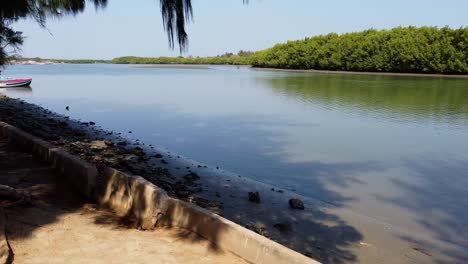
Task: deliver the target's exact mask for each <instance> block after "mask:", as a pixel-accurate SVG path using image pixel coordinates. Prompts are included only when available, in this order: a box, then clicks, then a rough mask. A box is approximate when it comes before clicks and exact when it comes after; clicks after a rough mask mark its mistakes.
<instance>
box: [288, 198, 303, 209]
mask: <svg viewBox="0 0 468 264" xmlns="http://www.w3.org/2000/svg"><path fill="white" fill-rule="evenodd" d="M289 206H290V207H291V208H293V209H299V210H304V202H303V201H301V200H299V199H296V198H293V199H290V200H289Z"/></svg>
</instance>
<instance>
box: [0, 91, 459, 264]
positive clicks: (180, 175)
mask: <svg viewBox="0 0 468 264" xmlns="http://www.w3.org/2000/svg"><path fill="white" fill-rule="evenodd" d="M63 107H64V109H65V108H66V105H64V106H63ZM68 110H69V111H73V109H68ZM0 120H2V121H5V122H7V123H10V124H12V125H14V126H17V127H19V128H21V129H23V130H25V131H27V132H29V133H31V134H33V135H35V136H38V137H40V138H43V139H45V140H47V141H49V142H51V143H53V144H55V145H58V146H60V147H62V148H64V149H66V150H67V151H69V152H70V153H73V154H75V155H79V156H81V157H82V158H83V159H86V160H88V161H90V162H92V163H95V164H97V165H98V166H99V165H105V166H110V167H114V168H117V169H119V170H122V171H125V172H127V173H131V174H135V175H140V176H142V177H144V178H146V179H148V180H150V181H151V182H153V183H155V184H156V185H158V186H160V187H162V188H164V189H165V190H166V191H167V192H168V193H169V194H170V195H172V196H174V197H178V198H180V199H183V200H185V201H189V202H192V203H195V204H197V205H200V206H202V207H204V208H207V209H209V210H211V211H213V212H216V213H218V214H220V215H223V216H225V217H226V218H228V219H230V220H232V221H234V222H236V223H239V224H241V225H244V226H246V227H248V228H250V229H252V230H254V231H256V232H257V233H260V234H262V235H264V236H267V237H269V238H271V239H273V240H275V241H278V242H280V243H281V244H283V245H286V246H288V247H290V248H293V249H295V250H297V251H299V252H301V253H304V254H306V255H309V256H312V257H314V258H315V259H317V260H320V261H322V262H324V263H349V262H360V263H378V262H382V260H386V261H385V262H386V263H408V262H415V263H432V262H437V261H439V260H441V259H442V260H447V259H448V260H451V259H452V260H453V256H447V255H448V254H447V253H444V252H442V251H443V249H444V248H451V245H445V244H444V245H439V244H438V245H434V244H431V243H426V242H424V241H426V238H423V237H421V236H418V235H417V234H415V236H414V237H415V238H421V239H414V240H411V241H410V240H408V239H404V238H403V237H404V236H406V237H407V236H408V234H411V232H408V230H399V229H398V228H396V227H393V226H389V225H387V224H385V223H382V222H378V221H376V220H375V219H372V218H371V217H366V216H362V215H358V214H356V213H354V212H351V211H349V210H347V209H346V208H342V207H337V206H334V205H333V204H328V203H326V202H323V201H318V200H313V199H311V198H306V197H301V196H299V195H297V194H295V193H293V192H290V191H287V190H283V189H279V188H277V187H275V186H270V185H266V184H262V183H258V182H255V181H253V180H251V179H248V178H245V177H243V176H242V175H237V174H234V173H231V172H225V171H223V170H222V169H221V168H217V167H211V166H209V165H207V164H200V163H197V162H196V161H193V160H190V159H188V158H185V157H182V156H180V155H177V154H173V153H169V152H164V151H161V150H159V149H157V148H156V147H155V146H151V145H146V144H145V143H143V142H140V141H139V140H128V139H126V138H125V137H124V136H123V135H121V134H117V133H115V132H112V131H106V130H105V129H102V128H100V127H99V126H98V125H99V124H95V123H94V122H92V120H87V121H85V122H81V121H77V120H70V119H69V118H68V117H67V116H61V115H57V114H55V113H52V112H50V111H48V110H47V109H44V108H41V107H38V106H36V105H32V104H28V103H26V102H23V101H20V100H16V99H11V98H2V99H0ZM123 122H124V121H123ZM156 126H157V124H156ZM131 130H132V128H130V127H129V128H128V132H131ZM249 193H251V194H249ZM291 199H298V200H293V201H292V202H291ZM301 202H302V203H301ZM291 204H292V205H291ZM462 250H463V249H462ZM460 256H462V255H460Z"/></svg>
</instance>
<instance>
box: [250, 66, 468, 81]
mask: <svg viewBox="0 0 468 264" xmlns="http://www.w3.org/2000/svg"><path fill="white" fill-rule="evenodd" d="M251 68H252V69H253V70H256V71H281V72H303V73H323V74H350V75H351V74H352V75H384V76H403V77H405V76H406V77H442V78H462V79H464V78H468V74H466V75H462V74H453V75H450V74H440V73H434V74H432V73H398V72H357V71H328V70H312V69H311V70H299V69H282V68H262V67H251Z"/></svg>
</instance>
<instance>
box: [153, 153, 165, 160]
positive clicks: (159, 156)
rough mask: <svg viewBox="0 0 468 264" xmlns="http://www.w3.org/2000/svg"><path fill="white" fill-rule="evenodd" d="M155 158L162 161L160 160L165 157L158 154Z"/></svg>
mask: <svg viewBox="0 0 468 264" xmlns="http://www.w3.org/2000/svg"><path fill="white" fill-rule="evenodd" d="M154 157H155V158H157V159H160V158H162V157H163V156H162V155H161V154H159V153H158V154H156V155H154Z"/></svg>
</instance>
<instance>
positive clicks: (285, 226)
mask: <svg viewBox="0 0 468 264" xmlns="http://www.w3.org/2000/svg"><path fill="white" fill-rule="evenodd" d="M273 227H274V228H276V229H278V230H279V231H281V232H286V231H291V230H292V229H293V227H292V224H291V223H277V224H274V225H273Z"/></svg>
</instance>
